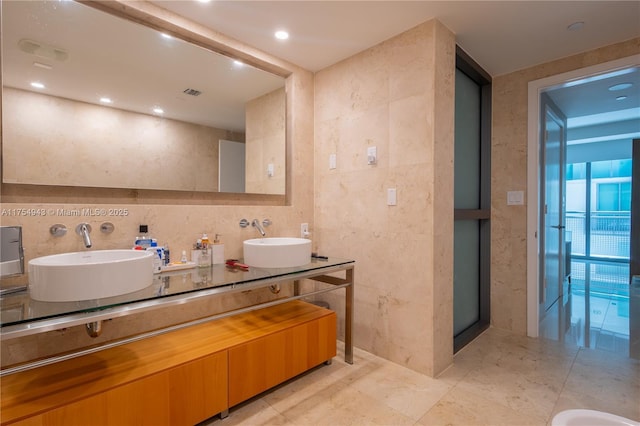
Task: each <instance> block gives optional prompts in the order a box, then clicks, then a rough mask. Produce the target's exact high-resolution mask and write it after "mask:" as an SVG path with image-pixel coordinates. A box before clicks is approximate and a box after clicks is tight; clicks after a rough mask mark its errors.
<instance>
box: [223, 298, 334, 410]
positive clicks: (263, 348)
mask: <svg viewBox="0 0 640 426" xmlns="http://www.w3.org/2000/svg"><path fill="white" fill-rule="evenodd" d="M329 312H330V311H327V313H328V315H327V316H325V317H323V318H319V319H317V320H315V321H310V322H307V323H305V324H302V325H298V326H295V327H291V328H289V329H286V330H283V331H280V332H278V333H275V334H271V335H268V336H265V337H261V338H258V339H255V340H253V341H251V342H248V343H245V344H242V345H238V346H236V347H233V348H230V349H229V406H231V407H232V406H234V405H236V404H238V403H240V402H242V401H245V400H247V399H249V398H251V397H253V396H255V395H257V394H259V393H261V392H264V391H265V390H267V389H269V388H271V387H273V386H275V385H277V384H279V383H282V382H284V381H286V380H288V379H290V378H292V377H295V376H296V375H298V374H300V373H302V372H304V371H306V370H308V369H310V368H312V367H315V366H316V365H319V364H321V363H323V362H324V361H327V360H329V359H331V358H332V357H334V356H335V355H336V315H335V313H334V312H330V313H329Z"/></svg>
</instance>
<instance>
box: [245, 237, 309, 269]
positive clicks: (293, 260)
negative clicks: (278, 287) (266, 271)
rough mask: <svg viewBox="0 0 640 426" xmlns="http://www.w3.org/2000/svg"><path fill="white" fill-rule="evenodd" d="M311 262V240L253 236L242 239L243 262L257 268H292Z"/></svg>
mask: <svg viewBox="0 0 640 426" xmlns="http://www.w3.org/2000/svg"><path fill="white" fill-rule="evenodd" d="M309 262H311V240H307V239H306V238H278V237H272V238H254V239H251V240H245V241H244V263H246V264H247V265H249V266H255V267H257V268H293V267H295V266H302V265H306V264H307V263H309Z"/></svg>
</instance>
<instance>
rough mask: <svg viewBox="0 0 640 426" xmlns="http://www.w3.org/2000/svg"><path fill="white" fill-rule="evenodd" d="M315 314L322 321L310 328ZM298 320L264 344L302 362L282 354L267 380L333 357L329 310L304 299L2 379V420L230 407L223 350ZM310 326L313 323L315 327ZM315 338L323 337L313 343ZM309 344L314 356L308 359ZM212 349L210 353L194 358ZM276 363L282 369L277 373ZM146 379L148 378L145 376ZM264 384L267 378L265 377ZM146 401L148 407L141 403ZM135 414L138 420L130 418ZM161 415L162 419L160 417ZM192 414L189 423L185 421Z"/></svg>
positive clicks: (50, 420)
mask: <svg viewBox="0 0 640 426" xmlns="http://www.w3.org/2000/svg"><path fill="white" fill-rule="evenodd" d="M327 316H331V317H332V318H333V320H332V321H333V323H332V325H328V324H325V325H322V324H324V322H325V321H326V320H325V319H324V317H327ZM317 319H322V321H320V323H319V325H312V324H313V323H315V320H317ZM300 324H307V325H306V326H305V329H304V330H305V331H300V333H302V334H300V336H299V337H297V334H296V336H294V335H293V334H291V333H294V332H292V331H288V332H287V333H284V334H283V335H282V336H280V337H274V341H273V342H272V343H271V344H270V345H268V347H271V348H272V349H271V350H272V351H273V350H274V349H273V348H278V347H281V346H282V345H284V348H285V349H286V348H293V349H286V350H287V351H290V350H294V351H295V352H296V353H298V354H300V355H298V357H304V358H305V359H306V361H303V360H302V359H290V362H287V363H285V364H284V365H281V366H280V367H277V366H276V367H274V368H275V370H276V372H275V373H273V377H286V378H289V377H292V376H291V374H294V375H295V374H297V373H293V372H298V371H299V372H301V371H300V369H301V368H303V366H304V365H309V367H312V366H314V365H317V364H320V363H321V362H323V361H325V360H327V359H329V358H331V357H333V356H335V345H336V337H335V335H336V326H335V313H333V312H332V311H329V310H326V309H323V308H319V307H317V306H314V305H310V304H308V303H305V302H300V301H293V302H288V303H285V304H282V305H277V306H273V307H270V308H265V309H260V310H257V311H254V312H249V313H245V314H240V315H237V316H234V317H230V318H224V319H221V320H217V321H213V322H210V323H206V324H202V325H198V326H194V327H190V328H187V329H183V330H178V331H175V332H171V333H167V334H164V335H160V336H155V337H152V338H149V339H145V340H141V341H138V342H133V343H130V344H127V345H123V346H119V347H115V348H111V349H107V350H104V351H101V352H97V353H94V354H90V355H85V356H82V357H79V358H75V359H71V360H68V361H64V362H60V363H57V364H52V365H48V366H44V367H40V368H37V369H33V370H28V371H24V372H21V373H15V374H12V375H9V376H6V377H3V378H2V381H1V382H0V386H1V405H0V412H1V413H2V424H3V425H4V424H10V423H13V422H16V421H22V423H21V424H25V425H27V424H34V425H44V424H47V425H49V424H64V425H67V424H74V423H73V421H72V420H71V418H73V419H76V420H78V424H92V425H93V424H100V423H99V419H102V418H106V419H114V420H117V421H114V422H111V421H109V423H110V424H131V423H129V422H127V421H124V420H122V421H121V419H120V418H119V417H118V416H120V415H125V414H126V411H137V412H136V413H131V414H130V415H131V416H132V418H134V420H135V421H133V422H132V423H133V424H145V422H146V421H147V420H148V419H153V423H154V424H180V423H183V422H182V421H179V419H189V420H188V421H186V423H185V424H193V423H197V422H198V421H201V420H204V419H206V418H209V417H211V416H212V415H215V414H216V413H218V412H220V411H223V410H225V409H226V408H228V407H229V406H230V405H229V404H227V400H226V395H227V378H228V377H227V368H223V367H222V363H223V361H224V362H225V363H226V357H227V355H226V353H227V352H226V351H227V348H232V347H235V346H238V345H241V344H244V343H246V342H251V341H254V340H256V339H260V338H263V337H266V336H271V335H276V334H278V333H279V332H281V331H284V330H290V329H292V328H295V327H296V326H298V325H300ZM315 327H320V328H319V329H318V330H317V331H315ZM325 328H326V329H327V330H326V331H325ZM295 333H298V331H297V330H296V331H295ZM295 333H294V334H295ZM303 336H305V337H303ZM310 336H311V337H310ZM318 336H322V339H324V340H326V341H324V342H323V343H321V342H320V341H321V340H322V339H321V338H319V337H318ZM303 338H305V339H306V341H307V342H308V344H309V345H310V346H309V349H308V348H303V346H304V345H298V344H296V345H294V340H296V341H297V340H298V339H303ZM316 340H318V342H316ZM316 347H318V351H319V353H318V355H319V356H316V357H314V356H310V355H309V354H310V353H313V352H316V349H314V348H316ZM283 352H284V351H283V350H281V352H279V353H274V356H275V358H276V359H281V358H284V355H282V353H283ZM214 354H218V356H217V357H213V358H211V359H207V361H202V362H200V360H204V359H205V358H207V357H210V356H212V355H214ZM301 354H304V355H301ZM259 355H260V353H258V355H257V356H256V357H257V358H258V359H259V358H260V356H259ZM316 361H317V362H316ZM249 362H250V363H255V362H256V361H249ZM260 362H263V361H260ZM187 365H188V366H187ZM225 365H226V364H225ZM185 366H187V367H185ZM252 368H254V369H256V368H255V367H252ZM278 368H279V369H281V370H283V371H284V372H283V371H279V372H278ZM269 369H271V367H270V368H269ZM285 370H286V371H285ZM302 371H304V370H302ZM151 376H154V377H153V379H151V380H148V379H149V378H150V377H151ZM143 379H144V380H143ZM267 381H269V383H270V382H271V381H273V378H272V377H269V378H268V380H267ZM267 381H265V383H266V382H267ZM163 389H164V390H163ZM190 389H193V391H191V390H190ZM158 392H159V393H158ZM163 392H164V393H163ZM152 396H153V397H152ZM154 400H155V402H153V401H154ZM150 401H151V402H150ZM148 402H149V403H150V404H151V405H149V406H148V407H147V406H146V405H145V404H147V403H148ZM127 404H129V405H127ZM70 406H72V407H75V408H73V410H76V414H73V415H70V414H69V413H70V411H69V410H71V409H72V408H71V407H70ZM165 406H166V407H169V406H171V410H170V411H167V412H166V413H165V411H164V410H165ZM114 407H115V409H114ZM123 407H129V408H127V409H124V408H123ZM130 407H136V408H133V409H132V408H130ZM194 407H199V408H194ZM203 407H204V408H203ZM167 409H168V408H167ZM105 410H106V411H105ZM85 413H86V415H85ZM96 413H105V414H104V415H101V416H97V415H96ZM140 413H142V414H140ZM146 414H150V415H149V416H147V415H146ZM138 415H140V416H141V417H135V416H138ZM156 415H157V416H159V418H158V419H156V418H155V416H156ZM166 416H169V420H167V421H166V422H163V421H160V420H161V419H164V418H165V417H166ZM30 417H31V419H30V420H27V419H28V418H30ZM192 418H193V419H197V420H194V421H191V420H190V419H192Z"/></svg>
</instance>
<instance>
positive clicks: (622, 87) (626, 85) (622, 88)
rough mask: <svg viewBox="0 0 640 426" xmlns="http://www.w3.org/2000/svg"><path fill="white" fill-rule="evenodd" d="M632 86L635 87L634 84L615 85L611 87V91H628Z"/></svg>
mask: <svg viewBox="0 0 640 426" xmlns="http://www.w3.org/2000/svg"><path fill="white" fill-rule="evenodd" d="M631 86H633V83H620V84H614V85H613V86H610V87H609V90H610V91H612V92H617V91H618V90H625V89H628V88H629V87H631Z"/></svg>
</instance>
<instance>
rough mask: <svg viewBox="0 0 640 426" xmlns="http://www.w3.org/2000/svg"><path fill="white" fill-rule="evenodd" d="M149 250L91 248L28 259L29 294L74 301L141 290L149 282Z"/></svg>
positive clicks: (151, 258) (54, 299)
mask: <svg viewBox="0 0 640 426" xmlns="http://www.w3.org/2000/svg"><path fill="white" fill-rule="evenodd" d="M154 254H155V253H154V252H152V251H141V250H95V251H83V252H74V253H62V254H54V255H51V256H43V257H38V258H36V259H33V260H31V261H29V295H30V296H31V298H32V299H34V300H40V301H44V302H75V301H80V300H93V299H100V298H103V297H113V296H119V295H122V294H127V293H133V292H134V291H138V290H142V289H143V288H146V287H148V286H150V285H151V284H152V283H153V255H154Z"/></svg>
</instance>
